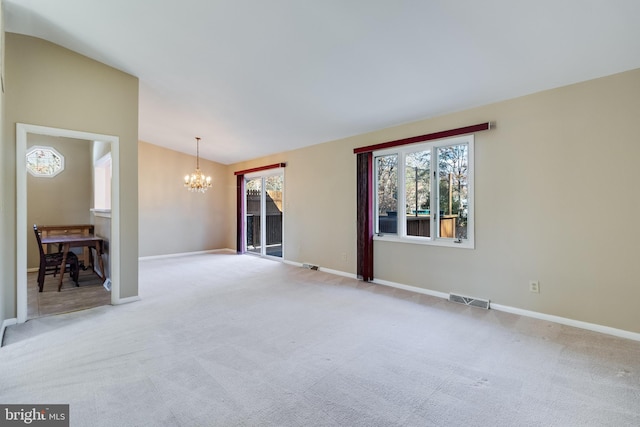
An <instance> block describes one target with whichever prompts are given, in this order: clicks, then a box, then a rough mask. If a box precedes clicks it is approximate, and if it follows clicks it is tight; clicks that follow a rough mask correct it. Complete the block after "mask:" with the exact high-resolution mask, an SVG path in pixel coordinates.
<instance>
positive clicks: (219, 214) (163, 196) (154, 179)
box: [138, 139, 235, 257]
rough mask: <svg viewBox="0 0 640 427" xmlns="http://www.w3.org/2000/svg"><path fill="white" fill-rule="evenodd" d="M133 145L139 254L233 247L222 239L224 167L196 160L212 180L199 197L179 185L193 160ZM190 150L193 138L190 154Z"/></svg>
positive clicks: (225, 222)
mask: <svg viewBox="0 0 640 427" xmlns="http://www.w3.org/2000/svg"><path fill="white" fill-rule="evenodd" d="M189 143H190V141H185V144H189ZM201 143H204V140H203V141H202V142H201ZM138 147H139V160H138V163H139V166H138V170H139V186H140V189H139V199H138V203H139V215H140V226H139V230H140V256H141V257H144V256H155V255H166V254H175V253H183V252H197V251H204V250H210V249H220V248H225V247H230V248H231V247H235V244H234V245H233V246H228V245H227V244H226V240H225V237H226V235H227V229H228V227H229V223H228V212H227V209H228V206H227V205H226V203H225V202H226V200H227V199H228V192H229V190H230V189H229V188H228V182H227V179H226V172H227V167H226V166H224V165H221V164H219V163H215V162H211V161H208V160H203V159H200V169H201V170H202V171H203V172H204V173H206V174H207V175H210V176H211V177H212V179H213V186H212V188H210V189H209V190H208V191H207V192H206V193H204V194H201V193H190V192H189V191H187V190H186V189H185V188H184V184H183V183H184V176H185V175H187V174H189V173H191V172H193V171H194V170H195V167H196V158H195V156H190V155H187V154H184V153H179V152H177V151H173V150H168V149H166V148H161V147H158V146H156V145H152V144H148V143H146V142H140V143H139V144H138ZM195 148H196V147H195V139H194V140H193V149H194V152H195ZM234 188H235V187H234Z"/></svg>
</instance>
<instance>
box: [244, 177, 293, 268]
mask: <svg viewBox="0 0 640 427" xmlns="http://www.w3.org/2000/svg"><path fill="white" fill-rule="evenodd" d="M244 180H245V182H244V187H245V194H244V196H245V200H244V202H245V218H244V235H245V238H246V241H245V245H246V246H245V247H246V250H247V253H252V254H256V255H260V256H265V257H274V258H280V259H282V258H283V234H284V233H283V231H284V230H283V224H284V221H283V217H284V203H283V194H284V191H283V190H284V172H283V170H282V169H277V170H273V171H269V172H268V173H266V172H262V173H259V174H248V175H245V177H244Z"/></svg>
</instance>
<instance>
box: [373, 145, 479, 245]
mask: <svg viewBox="0 0 640 427" xmlns="http://www.w3.org/2000/svg"><path fill="white" fill-rule="evenodd" d="M462 144H467V146H468V155H469V159H468V160H469V164H468V175H467V185H468V206H467V238H466V239H459V238H449V237H438V234H439V233H438V232H437V231H438V230H439V227H440V213H439V209H438V208H437V207H438V206H439V200H440V195H439V194H438V193H439V184H438V183H439V180H438V179H437V177H438V175H439V162H438V158H437V149H438V148H440V147H447V146H452V145H462ZM428 150H430V151H431V171H430V173H431V174H432V176H431V181H430V194H431V195H432V198H431V211H432V212H435V213H436V214H437V216H436V217H435V218H434V217H433V216H432V220H431V221H430V227H431V229H430V235H431V237H421V236H408V235H407V230H406V224H407V222H406V215H407V208H406V206H407V203H406V191H405V188H406V187H405V173H406V157H407V154H409V153H414V152H417V151H428ZM393 154H396V155H397V156H398V201H397V202H398V213H397V218H398V219H397V221H398V222H397V234H383V233H380V232H379V224H380V222H379V218H378V216H379V209H378V190H377V189H378V170H377V162H376V161H375V159H376V157H378V156H388V155H393ZM373 158H374V173H373V176H374V185H373V188H374V203H375V206H374V214H375V215H374V217H375V218H374V221H375V222H374V224H375V230H374V231H375V234H374V237H373V238H374V240H380V241H390V242H402V243H412V244H419V245H434V246H445V247H454V248H466V249H474V248H475V228H474V222H475V221H474V219H475V212H474V204H475V203H474V198H475V194H474V193H475V188H474V136H473V135H463V136H458V137H453V138H447V139H439V140H436V141H429V142H426V143H421V144H420V143H416V144H409V145H402V146H398V147H393V148H389V149H385V150H379V151H374V152H373ZM434 178H435V179H434ZM433 195H435V196H436V197H433Z"/></svg>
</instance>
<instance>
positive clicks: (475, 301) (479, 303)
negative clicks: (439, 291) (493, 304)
mask: <svg viewBox="0 0 640 427" xmlns="http://www.w3.org/2000/svg"><path fill="white" fill-rule="evenodd" d="M449 301H451V302H457V303H459V304H464V305H472V306H474V307H480V308H484V309H487V310H488V309H489V300H486V299H480V298H472V297H464V296H462V295H456V294H449Z"/></svg>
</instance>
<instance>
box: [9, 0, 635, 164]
mask: <svg viewBox="0 0 640 427" xmlns="http://www.w3.org/2000/svg"><path fill="white" fill-rule="evenodd" d="M4 5H5V25H6V30H7V31H9V32H15V33H21V34H27V35H31V36H35V37H39V38H43V39H46V40H49V41H51V42H53V43H56V44H58V45H61V46H64V47H66V48H69V49H71V50H73V51H76V52H79V53H81V54H83V55H86V56H88V57H90V58H93V59H96V60H98V61H101V62H103V63H105V64H108V65H110V66H113V67H115V68H117V69H120V70H122V71H125V72H127V73H130V74H132V75H134V76H137V77H138V78H139V79H140V116H139V120H140V128H139V138H140V139H141V140H143V141H146V142H150V143H153V144H156V145H160V146H164V147H168V148H171V149H174V150H178V151H183V152H186V153H189V154H194V148H195V140H194V137H195V136H200V137H202V142H201V155H202V156H203V157H205V158H208V159H211V160H215V161H218V162H221V163H226V164H228V163H233V162H237V161H241V160H246V159H251V158H255V157H259V156H263V155H267V154H272V153H277V152H281V151H285V150H290V149H294V148H298V147H303V146H308V145H312V144H317V143H322V142H326V141H330V140H335V139H339V138H342V137H346V136H351V135H357V134H361V133H365V132H369V131H373V130H377V129H381V128H385V127H389V126H393V125H398V124H402V123H406V122H411V121H415V120H419V119H423V118H427V117H433V116H437V115H441V114H445V113H449V112H453V111H459V110H463V109H466V108H470V107H474V106H479V105H483V104H487V103H491V102H494V101H499V100H503V99H508V98H513V97H516V96H521V95H525V94H529V93H533V92H537V91H540V90H544V89H549V88H554V87H558V86H563V85H567V84H571V83H576V82H579V81H584V80H589V79H592V78H596V77H601V76H605V75H610V74H614V73H618V72H621V71H626V70H630V69H634V68H640V25H639V24H638V22H637V21H638V18H639V17H640V1H638V0H608V1H604V0H561V1H558V0H537V1H513V0H484V1H475V0H395V1H392V0H316V1H311V0H274V1H267V0H200V1H198V0H181V1H175V0H172V1H166V0H109V1H104V0H56V1H51V0H4ZM8 84H10V82H8Z"/></svg>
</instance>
